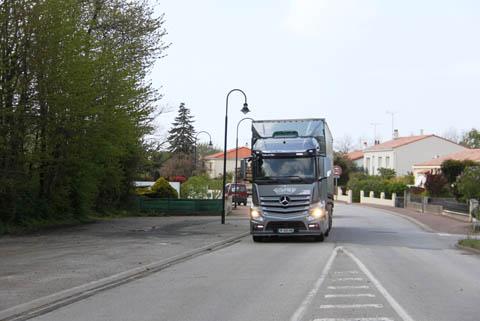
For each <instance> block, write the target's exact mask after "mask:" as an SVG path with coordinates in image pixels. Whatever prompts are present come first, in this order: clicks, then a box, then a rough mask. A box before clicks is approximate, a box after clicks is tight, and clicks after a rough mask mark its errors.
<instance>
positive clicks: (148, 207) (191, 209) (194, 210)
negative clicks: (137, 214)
mask: <svg viewBox="0 0 480 321" xmlns="http://www.w3.org/2000/svg"><path fill="white" fill-rule="evenodd" d="M231 203H232V202H231V199H227V200H226V201H225V205H226V210H225V211H226V213H229V212H230V211H231ZM137 206H138V209H139V210H140V211H142V212H149V213H158V214H167V215H170V214H177V215H179V214H181V215H220V214H221V213H222V200H221V199H215V200H211V199H173V198H172V199H170V198H147V197H139V198H137Z"/></svg>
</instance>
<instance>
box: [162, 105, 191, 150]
mask: <svg viewBox="0 0 480 321" xmlns="http://www.w3.org/2000/svg"><path fill="white" fill-rule="evenodd" d="M193 122H194V120H193V116H192V115H190V109H188V108H187V107H185V103H181V104H180V107H179V108H178V116H177V117H176V118H175V122H174V123H173V124H172V125H173V127H172V129H170V131H169V132H168V134H169V135H168V143H169V144H170V149H169V150H170V152H172V153H174V154H185V155H189V154H191V153H193V148H194V146H193V145H194V143H195V137H194V136H195V128H194V127H193Z"/></svg>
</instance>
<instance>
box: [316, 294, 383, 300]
mask: <svg viewBox="0 0 480 321" xmlns="http://www.w3.org/2000/svg"><path fill="white" fill-rule="evenodd" d="M374 297H375V294H371V293H358V294H325V298H327V299H330V298H374Z"/></svg>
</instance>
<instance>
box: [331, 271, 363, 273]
mask: <svg viewBox="0 0 480 321" xmlns="http://www.w3.org/2000/svg"><path fill="white" fill-rule="evenodd" d="M333 273H335V274H358V271H335V272H333Z"/></svg>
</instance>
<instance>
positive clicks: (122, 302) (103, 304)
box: [35, 205, 480, 321]
mask: <svg viewBox="0 0 480 321" xmlns="http://www.w3.org/2000/svg"><path fill="white" fill-rule="evenodd" d="M457 239H458V236H454V235H443V234H436V233H427V232H424V231H422V230H421V229H420V228H419V227H417V226H416V225H414V224H413V223H411V222H409V221H406V220H404V219H403V218H400V217H397V216H394V215H391V214H388V213H386V212H384V211H383V210H381V209H373V208H366V207H359V206H347V205H337V207H336V211H335V219H334V229H333V230H332V233H331V236H330V237H329V238H327V240H326V241H325V242H324V243H316V242H313V241H308V240H307V241H305V240H280V241H270V242H266V243H253V242H252V241H251V239H250V238H244V239H243V240H242V241H241V242H239V243H237V244H235V245H233V246H230V247H227V248H223V249H221V250H218V251H215V252H212V253H209V254H206V255H202V256H198V257H195V258H193V259H191V260H188V261H185V262H183V263H180V264H177V265H174V266H172V267H170V268H167V269H165V270H163V271H161V272H158V273H155V274H152V275H150V276H148V277H145V278H143V279H139V280H136V281H134V282H131V283H127V284H124V285H122V286H119V287H116V288H113V289H110V290H107V291H105V292H102V293H99V294H97V295H94V296H91V297H89V298H87V299H84V300H82V301H79V302H76V303H74V304H71V305H68V306H65V307H63V308H60V309H58V310H56V311H52V312H50V313H48V314H45V315H43V316H40V317H37V318H36V319H35V320H42V321H47V320H48V321H57V320H58V321H64V320H71V321H75V320H116V321H121V320H135V321H144V320H145V321H146V320H149V321H153V320H155V321H158V320H169V321H172V320H208V321H212V320H317V321H347V320H349V321H354V320H355V321H391V320H404V321H410V320H416V321H467V320H470V321H478V320H480V305H479V302H480V290H479V289H480V257H479V256H477V255H473V254H470V253H466V252H463V251H460V250H457V249H455V248H454V245H453V244H454V243H455V241H456V240H457Z"/></svg>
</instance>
